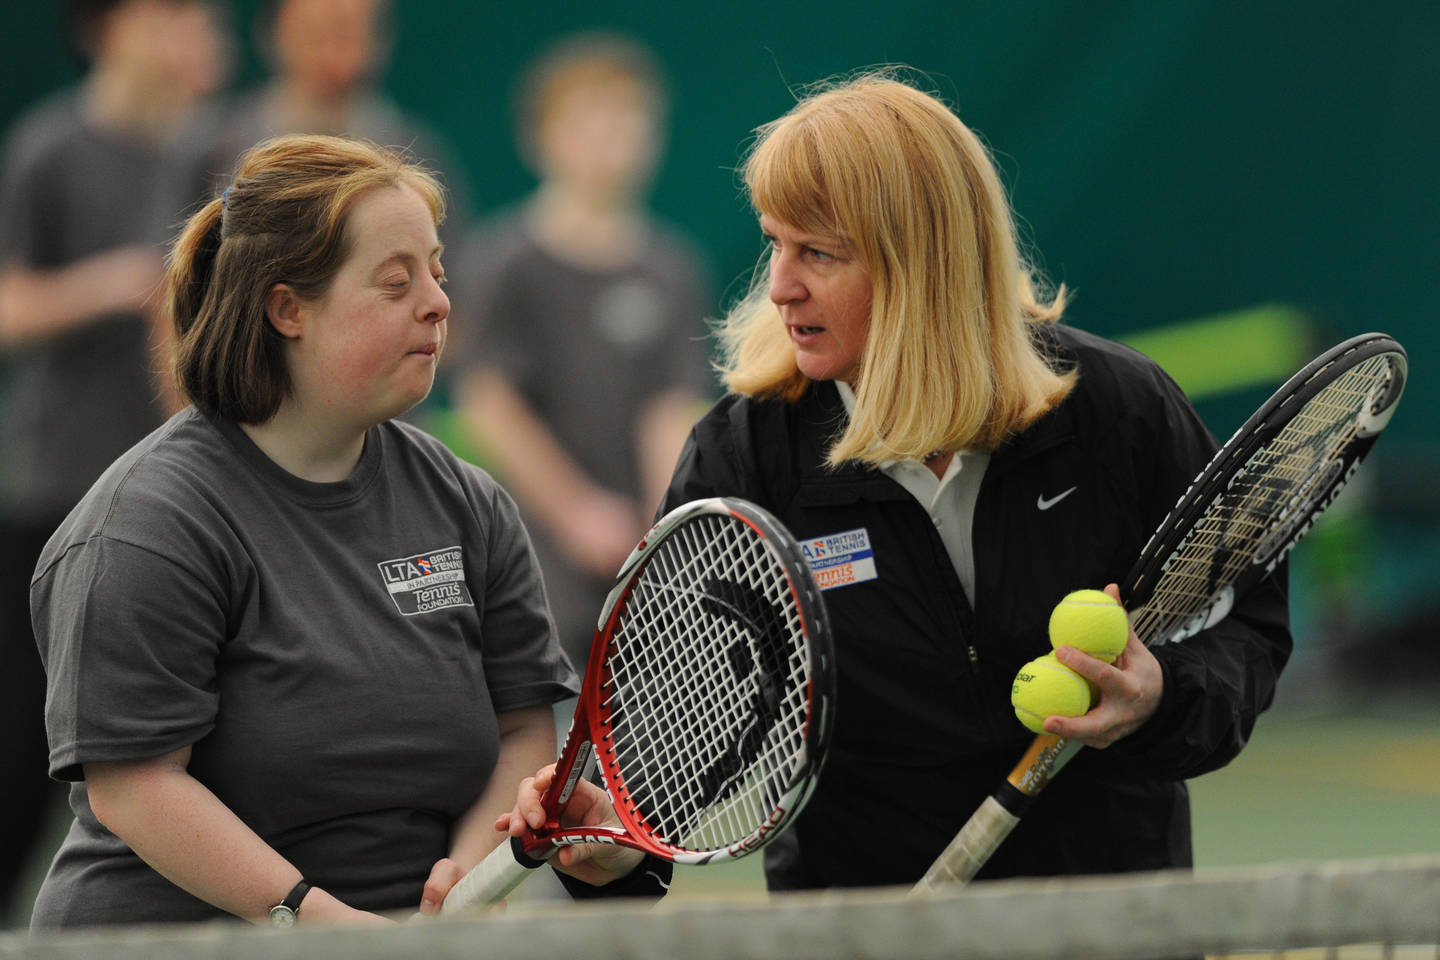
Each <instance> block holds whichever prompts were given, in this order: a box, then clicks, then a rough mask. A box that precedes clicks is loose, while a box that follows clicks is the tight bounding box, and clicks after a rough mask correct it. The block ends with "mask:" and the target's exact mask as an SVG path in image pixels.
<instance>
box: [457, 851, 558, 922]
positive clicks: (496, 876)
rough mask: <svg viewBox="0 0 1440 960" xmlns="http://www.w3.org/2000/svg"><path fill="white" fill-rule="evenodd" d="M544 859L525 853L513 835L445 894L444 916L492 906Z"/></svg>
mask: <svg viewBox="0 0 1440 960" xmlns="http://www.w3.org/2000/svg"><path fill="white" fill-rule="evenodd" d="M544 865H545V860H543V859H542V860H537V859H535V858H534V857H532V856H530V855H529V854H527V853H526V852H525V847H524V845H523V844H522V843H521V842H520V838H519V837H511V838H510V842H509V843H502V844H500V846H498V847H496V848H495V849H494V850H491V851H490V854H489V856H487V857H486V858H485V859H484V860H481V861H480V862H479V863H477V864H476V865H475V866H474V868H473V869H471V871H470V872H469V873H467V874H465V876H463V877H461V878H460V881H459V882H458V883H456V884H455V886H453V887H451V888H450V892H449V893H447V894H446V895H445V901H444V902H443V903H441V904H440V914H441V916H447V917H448V916H454V915H455V914H457V913H462V912H464V911H465V910H468V909H471V908H473V907H477V906H489V905H491V904H493V903H498V902H499V901H500V900H502V899H504V898H505V896H506V894H508V893H509V892H510V891H511V890H514V889H515V888H516V887H518V886H520V884H521V882H522V881H524V880H525V878H526V877H528V876H530V874H531V873H532V872H533V871H534V870H535V869H536V868H537V867H541V866H544Z"/></svg>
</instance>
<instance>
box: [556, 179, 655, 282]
mask: <svg viewBox="0 0 1440 960" xmlns="http://www.w3.org/2000/svg"><path fill="white" fill-rule="evenodd" d="M529 220H530V228H531V230H532V231H534V234H535V239H536V240H538V241H539V242H540V244H541V246H543V247H545V248H546V249H547V250H549V251H551V252H552V253H554V254H555V255H557V256H559V257H560V258H561V259H563V260H568V261H570V262H572V263H577V264H579V265H580V266H589V267H616V266H623V265H625V264H629V263H634V262H635V261H636V260H638V259H639V258H640V253H641V250H642V249H643V245H644V238H645V226H644V222H643V220H642V218H641V217H640V216H639V215H638V214H637V212H636V210H635V207H634V205H633V204H632V203H630V202H629V201H628V199H626V198H623V197H621V196H619V195H613V194H604V195H601V194H597V193H595V192H593V191H586V190H582V189H579V188H577V187H574V186H571V185H568V184H563V183H555V182H548V183H546V184H544V185H542V186H541V187H540V189H539V190H537V191H536V193H535V196H534V198H533V199H532V201H531V203H530V209H529Z"/></svg>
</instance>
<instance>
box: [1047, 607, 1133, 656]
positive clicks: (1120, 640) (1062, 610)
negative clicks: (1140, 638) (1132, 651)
mask: <svg viewBox="0 0 1440 960" xmlns="http://www.w3.org/2000/svg"><path fill="white" fill-rule="evenodd" d="M1129 638H1130V621H1129V619H1128V618H1127V617H1126V616H1125V608H1124V607H1122V606H1120V603H1119V601H1117V600H1116V599H1115V598H1114V597H1112V596H1110V594H1108V593H1106V592H1104V591H1103V590H1076V591H1074V592H1073V593H1068V594H1066V595H1065V596H1064V597H1063V598H1062V599H1061V601H1060V602H1059V603H1057V604H1056V605H1055V609H1054V610H1053V611H1051V613H1050V646H1052V647H1074V648H1075V649H1077V650H1082V651H1084V652H1085V653H1088V654H1090V656H1092V657H1096V658H1098V659H1100V660H1104V661H1105V662H1106V663H1114V662H1115V658H1116V657H1118V656H1120V652H1121V651H1122V650H1124V649H1125V641H1126V640H1128V639H1129Z"/></svg>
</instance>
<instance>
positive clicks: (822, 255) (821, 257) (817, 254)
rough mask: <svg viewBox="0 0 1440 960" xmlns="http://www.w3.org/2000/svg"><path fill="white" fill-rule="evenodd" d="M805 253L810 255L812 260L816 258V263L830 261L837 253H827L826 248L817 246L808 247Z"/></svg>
mask: <svg viewBox="0 0 1440 960" xmlns="http://www.w3.org/2000/svg"><path fill="white" fill-rule="evenodd" d="M805 255H806V256H808V257H809V258H810V259H811V260H814V261H815V262H816V263H830V262H831V261H833V260H834V259H835V254H833V253H827V252H825V251H824V250H819V249H816V248H815V247H806V248H805Z"/></svg>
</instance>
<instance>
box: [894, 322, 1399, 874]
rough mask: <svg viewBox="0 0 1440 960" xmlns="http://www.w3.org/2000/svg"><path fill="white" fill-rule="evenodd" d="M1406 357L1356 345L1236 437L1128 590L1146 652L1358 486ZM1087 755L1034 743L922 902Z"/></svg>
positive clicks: (1215, 618)
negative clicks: (1348, 486)
mask: <svg viewBox="0 0 1440 960" xmlns="http://www.w3.org/2000/svg"><path fill="white" fill-rule="evenodd" d="M1406 370H1407V361H1406V356H1405V350H1404V349H1403V348H1402V347H1401V346H1400V344H1398V343H1396V342H1395V341H1394V340H1392V339H1390V338H1389V337H1387V336H1384V335H1383V334H1378V333H1371V334H1365V335H1363V336H1359V337H1354V338H1352V339H1350V340H1346V341H1345V342H1344V343H1341V344H1340V345H1338V346H1336V347H1334V348H1332V349H1331V350H1329V351H1327V352H1326V353H1324V354H1322V355H1321V356H1319V357H1317V358H1316V359H1315V360H1313V361H1311V362H1310V364H1309V365H1308V366H1306V367H1305V368H1304V369H1303V370H1301V371H1300V372H1299V373H1297V374H1296V375H1295V376H1293V377H1291V378H1290V380H1289V381H1287V382H1286V383H1285V385H1284V386H1282V387H1281V388H1280V389H1279V390H1277V391H1276V392H1275V394H1274V396H1272V397H1271V398H1270V399H1269V400H1267V401H1266V402H1265V404H1264V405H1263V406H1261V407H1260V409H1259V410H1258V411H1256V412H1255V414H1254V415H1253V416H1251V417H1250V419H1249V420H1247V421H1245V424H1244V425H1243V426H1241V427H1240V429H1239V430H1237V431H1236V432H1235V435H1234V436H1232V437H1231V438H1230V440H1229V442H1227V443H1226V444H1225V446H1224V447H1222V448H1221V449H1220V450H1219V451H1218V452H1217V453H1216V454H1215V456H1214V457H1213V458H1212V459H1211V461H1210V463H1209V464H1208V465H1207V466H1206V467H1205V469H1204V470H1202V471H1201V472H1200V475H1199V476H1197V477H1196V478H1195V480H1194V481H1193V482H1192V483H1191V484H1190V487H1189V489H1188V490H1186V491H1185V495H1184V496H1182V497H1181V498H1180V501H1179V503H1177V504H1176V505H1175V507H1174V508H1173V509H1172V510H1171V511H1170V513H1169V514H1168V515H1167V516H1166V517H1165V519H1164V521H1163V522H1162V523H1161V524H1160V526H1159V528H1158V529H1157V530H1156V531H1155V533H1153V534H1152V535H1151V537H1150V540H1149V542H1147V543H1146V545H1145V548H1144V549H1143V550H1142V551H1141V552H1140V558H1139V559H1138V560H1136V561H1135V564H1134V566H1133V567H1132V568H1131V569H1130V572H1129V574H1128V575H1127V576H1126V578H1125V582H1123V583H1121V584H1120V596H1121V598H1122V599H1123V601H1124V603H1125V607H1126V609H1127V610H1129V611H1130V623H1131V626H1132V627H1134V629H1135V635H1136V636H1137V637H1139V639H1140V641H1141V642H1142V643H1145V644H1147V645H1149V646H1155V645H1157V644H1162V643H1171V642H1174V641H1177V640H1184V639H1185V638H1187V637H1190V636H1193V635H1194V634H1196V633H1199V632H1200V631H1201V630H1204V629H1206V628H1207V627H1211V626H1213V625H1215V624H1216V623H1219V622H1220V620H1222V619H1223V618H1224V617H1225V615H1226V614H1228V613H1229V612H1230V610H1231V608H1232V607H1233V606H1234V603H1235V598H1236V597H1239V596H1242V595H1244V593H1245V592H1246V591H1247V590H1249V589H1250V588H1251V587H1252V586H1254V585H1255V584H1256V583H1257V582H1258V581H1259V580H1260V579H1261V578H1263V577H1265V576H1266V575H1268V574H1269V573H1270V572H1271V571H1273V570H1274V569H1275V567H1276V566H1277V565H1278V564H1279V563H1280V562H1281V561H1282V560H1283V559H1285V557H1286V556H1287V555H1288V554H1289V553H1290V550H1291V549H1292V548H1293V547H1294V546H1295V544H1296V542H1297V541H1299V539H1300V538H1301V537H1303V536H1304V535H1305V533H1306V532H1307V531H1309V529H1310V527H1311V526H1312V525H1313V524H1314V523H1315V519H1316V517H1318V516H1319V515H1320V513H1321V512H1322V511H1324V510H1325V509H1326V508H1327V507H1329V506H1330V504H1331V503H1333V502H1334V501H1335V497H1336V496H1337V495H1338V494H1339V493H1340V490H1341V488H1342V487H1344V486H1345V483H1346V482H1347V481H1348V480H1349V479H1350V478H1351V477H1352V476H1353V475H1354V474H1355V471H1356V470H1357V469H1358V468H1359V466H1360V461H1361V460H1362V459H1364V457H1365V455H1366V454H1367V453H1369V452H1370V448H1371V447H1373V446H1374V445H1375V441H1376V439H1378V438H1379V436H1380V433H1381V431H1383V430H1384V429H1385V426H1386V424H1388V423H1389V421H1390V417H1391V415H1392V414H1393V413H1394V412H1395V407H1396V404H1398V403H1399V401H1400V394H1401V393H1402V392H1403V391H1404V389H1405V375H1406ZM1080 747H1081V745H1080V744H1078V743H1075V742H1073V741H1068V740H1065V739H1063V738H1060V737H1056V736H1053V735H1050V734H1041V735H1039V736H1037V737H1036V738H1035V740H1034V741H1033V742H1032V743H1031V745H1030V748H1029V749H1028V750H1027V751H1026V752H1025V755H1024V757H1022V758H1021V760H1020V763H1019V764H1018V765H1017V766H1016V767H1015V769H1014V770H1012V771H1011V772H1010V775H1009V776H1008V777H1006V779H1005V782H1004V783H1002V784H1001V785H1000V788H999V789H998V790H996V791H995V793H993V794H992V795H991V796H989V797H987V798H986V799H985V801H984V802H983V803H982V804H981V805H980V808H979V809H978V810H976V811H975V813H973V814H972V815H971V816H970V819H969V820H968V821H967V822H966V823H965V825H964V826H963V827H962V828H961V829H960V832H959V833H958V834H957V835H956V837H955V839H954V840H952V841H951V842H950V845H949V846H947V847H946V848H945V850H944V851H943V852H942V853H941V854H940V856H939V858H938V859H937V860H936V861H935V863H934V864H932V865H931V867H930V869H929V871H927V872H926V874H925V876H924V877H923V878H921V880H920V882H919V883H918V884H917V885H916V887H915V889H916V891H923V890H927V889H930V888H933V887H939V886H947V885H953V884H962V883H967V882H969V881H970V880H972V879H973V878H974V877H975V874H976V873H978V872H979V870H980V868H981V867H983V866H984V865H985V862H986V861H987V860H989V859H990V855H991V854H993V853H994V852H995V850H996V848H998V847H999V846H1000V843H1001V842H1002V841H1003V840H1004V839H1005V838H1006V837H1007V836H1009V835H1010V831H1011V830H1013V829H1014V828H1015V825H1016V824H1017V823H1019V822H1020V818H1021V817H1022V816H1023V815H1024V814H1025V812H1026V810H1027V809H1028V808H1029V806H1030V805H1031V804H1032V803H1033V802H1034V800H1035V798H1036V797H1037V796H1038V795H1039V794H1040V791H1042V790H1044V789H1045V787H1046V785H1047V784H1049V782H1050V780H1051V779H1052V778H1053V777H1054V776H1055V775H1056V774H1057V773H1059V772H1060V769H1061V768H1062V767H1064V766H1065V764H1066V763H1067V762H1069V760H1070V758H1071V757H1073V756H1074V755H1075V753H1076V752H1077V751H1079V749H1080Z"/></svg>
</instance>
